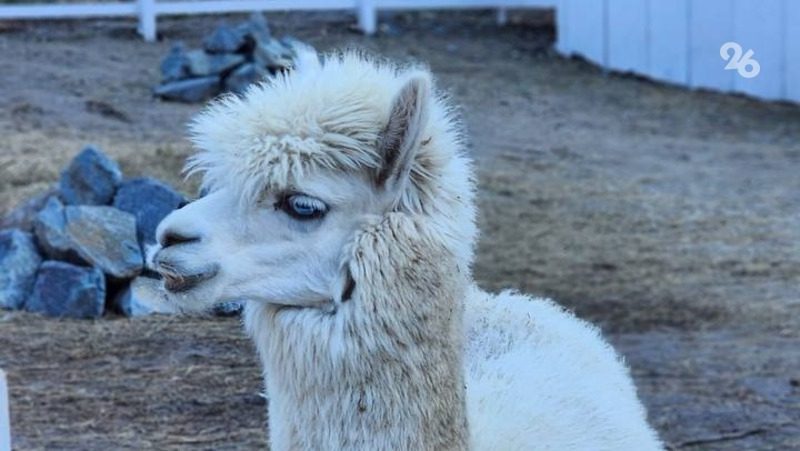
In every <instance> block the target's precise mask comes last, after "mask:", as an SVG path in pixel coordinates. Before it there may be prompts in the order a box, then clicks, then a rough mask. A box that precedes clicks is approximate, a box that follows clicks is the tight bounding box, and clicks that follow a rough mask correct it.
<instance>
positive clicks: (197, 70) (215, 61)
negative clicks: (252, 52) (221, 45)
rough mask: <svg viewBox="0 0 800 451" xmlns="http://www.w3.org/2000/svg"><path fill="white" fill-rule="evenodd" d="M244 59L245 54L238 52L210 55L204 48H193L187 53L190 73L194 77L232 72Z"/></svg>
mask: <svg viewBox="0 0 800 451" xmlns="http://www.w3.org/2000/svg"><path fill="white" fill-rule="evenodd" d="M244 61H245V58H244V56H242V55H237V54H220V55H209V54H208V53H206V52H204V51H202V50H192V51H191V52H188V53H187V54H186V62H187V66H188V70H189V73H190V74H191V75H192V76H194V77H205V76H208V75H217V74H223V73H226V72H230V71H231V70H232V69H234V68H235V67H236V66H238V65H240V64H242V63H243V62H244Z"/></svg>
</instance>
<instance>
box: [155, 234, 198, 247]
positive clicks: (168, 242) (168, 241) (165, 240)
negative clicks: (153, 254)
mask: <svg viewBox="0 0 800 451" xmlns="http://www.w3.org/2000/svg"><path fill="white" fill-rule="evenodd" d="M160 241H161V247H164V248H167V247H170V246H176V245H178V244H187V243H193V242H195V241H200V237H198V236H190V235H188V234H184V233H181V232H177V231H175V230H167V231H166V232H164V234H163V235H162V236H161V240H160Z"/></svg>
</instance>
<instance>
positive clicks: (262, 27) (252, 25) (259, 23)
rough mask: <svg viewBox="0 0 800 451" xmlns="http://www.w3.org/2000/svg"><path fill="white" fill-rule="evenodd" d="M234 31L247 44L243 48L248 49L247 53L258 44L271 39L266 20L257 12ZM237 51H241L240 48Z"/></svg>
mask: <svg viewBox="0 0 800 451" xmlns="http://www.w3.org/2000/svg"><path fill="white" fill-rule="evenodd" d="M236 31H238V32H239V33H240V34H241V35H242V36H243V37H244V39H245V41H248V42H249V44H247V45H245V47H249V48H247V51H248V52H249V51H252V50H253V49H254V48H255V46H256V45H257V44H258V43H261V42H267V41H269V40H270V39H272V36H271V33H270V31H269V25H268V24H267V19H266V17H264V15H263V14H261V13H259V12H254V13H253V14H251V15H250V18H249V19H248V20H247V22H244V23H242V24H241V25H239V26H238V27H236ZM239 50H240V51H241V50H242V49H241V48H240V49H239Z"/></svg>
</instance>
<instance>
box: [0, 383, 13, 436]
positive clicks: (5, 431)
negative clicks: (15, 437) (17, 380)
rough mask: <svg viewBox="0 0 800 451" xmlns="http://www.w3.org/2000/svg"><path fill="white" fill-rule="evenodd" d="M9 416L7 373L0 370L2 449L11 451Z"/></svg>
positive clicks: (0, 434) (0, 433)
mask: <svg viewBox="0 0 800 451" xmlns="http://www.w3.org/2000/svg"><path fill="white" fill-rule="evenodd" d="M8 417H9V413H8V385H7V384H6V373H4V372H3V370H0V451H11V421H10V420H9V418H8Z"/></svg>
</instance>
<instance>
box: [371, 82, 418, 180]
mask: <svg viewBox="0 0 800 451" xmlns="http://www.w3.org/2000/svg"><path fill="white" fill-rule="evenodd" d="M430 95H431V82H430V79H429V77H428V75H427V74H425V73H422V72H419V73H415V74H413V75H411V76H410V77H409V78H408V81H406V83H405V85H404V86H403V88H402V89H400V92H399V93H398V94H397V96H396V97H395V98H394V101H393V102H392V110H391V113H390V115H389V121H388V122H387V123H386V127H385V128H384V129H383V132H382V134H381V139H380V144H379V148H378V152H379V154H380V155H382V156H383V167H382V168H381V170H380V172H379V173H378V177H377V180H376V181H377V184H378V186H382V187H384V188H385V189H386V190H389V191H393V192H396V193H398V195H399V194H400V193H402V192H403V190H404V188H405V184H406V181H407V180H408V178H409V174H410V173H411V166H412V164H413V163H414V157H415V155H416V153H417V150H418V149H419V146H420V143H421V142H422V140H423V137H422V133H423V132H424V130H425V125H426V124H427V122H428V103H429V98H430Z"/></svg>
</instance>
